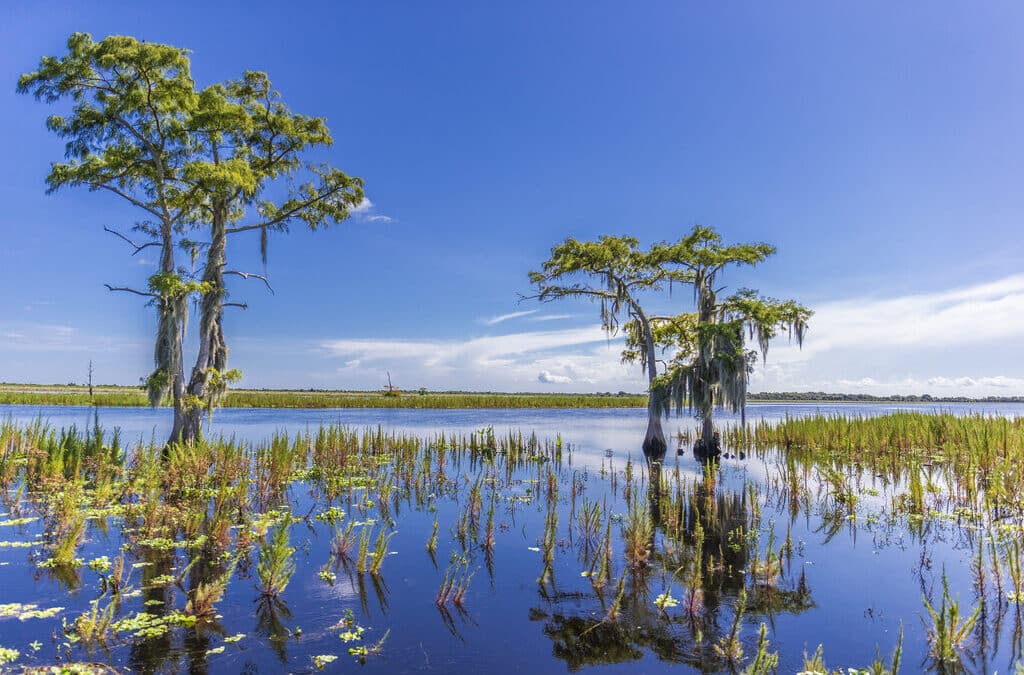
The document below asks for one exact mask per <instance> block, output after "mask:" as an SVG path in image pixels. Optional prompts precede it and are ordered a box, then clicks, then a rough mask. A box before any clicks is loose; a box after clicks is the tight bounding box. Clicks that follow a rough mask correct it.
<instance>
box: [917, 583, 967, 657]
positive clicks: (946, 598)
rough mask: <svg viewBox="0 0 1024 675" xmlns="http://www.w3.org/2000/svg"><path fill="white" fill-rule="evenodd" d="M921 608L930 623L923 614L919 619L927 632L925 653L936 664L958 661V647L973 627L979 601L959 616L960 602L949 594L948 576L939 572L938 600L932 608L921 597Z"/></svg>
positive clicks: (960, 647) (965, 639)
mask: <svg viewBox="0 0 1024 675" xmlns="http://www.w3.org/2000/svg"><path fill="white" fill-rule="evenodd" d="M923 601H924V608H925V610H926V611H927V612H928V617H929V618H930V623H929V622H926V621H925V619H924V618H922V619H921V622H922V623H923V624H924V627H925V629H926V630H927V632H928V647H929V653H930V655H931V657H932V659H933V661H934V662H935V663H936V664H937V665H938V666H940V667H949V666H952V665H955V664H958V663H959V662H960V650H961V649H962V648H963V647H964V645H965V644H966V642H967V640H968V639H969V638H970V636H971V632H972V631H973V630H974V625H975V623H977V621H978V616H979V615H980V613H981V605H978V606H977V607H975V608H974V611H973V612H971V614H970V615H969V616H967V617H964V618H963V619H962V620H961V614H960V603H959V601H958V600H954V599H953V598H952V597H951V596H950V594H949V579H948V578H947V577H946V574H945V572H943V574H942V602H941V604H940V605H939V607H938V608H937V609H936V608H935V607H933V606H932V603H931V602H929V600H928V598H927V597H925V598H923Z"/></svg>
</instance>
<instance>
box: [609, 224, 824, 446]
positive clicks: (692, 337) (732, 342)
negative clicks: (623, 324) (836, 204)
mask: <svg viewBox="0 0 1024 675" xmlns="http://www.w3.org/2000/svg"><path fill="white" fill-rule="evenodd" d="M773 253H775V249H774V248H773V247H772V246H769V245H768V244H740V245H734V246H725V245H723V244H722V240H721V237H720V236H719V235H718V233H716V232H715V231H714V230H712V229H711V228H708V227H702V226H697V227H695V228H693V230H692V231H691V232H690V234H688V235H687V236H685V237H683V238H682V239H680V240H679V241H678V242H676V243H675V244H659V245H656V246H654V247H653V248H652V250H651V254H650V255H651V257H652V258H653V259H654V260H657V261H658V263H659V264H660V265H663V266H666V267H668V268H670V269H672V270H676V271H677V273H678V274H679V275H680V276H682V277H685V278H688V279H689V280H690V281H689V283H690V284H691V285H692V286H693V290H694V301H695V304H696V312H693V313H688V314H682V315H679V316H674V317H667V318H664V319H657V320H656V323H657V324H658V327H657V329H656V330H657V343H658V345H659V346H660V348H661V351H662V352H668V356H669V357H670V360H669V362H668V365H667V367H666V369H665V372H664V374H663V375H661V376H660V378H659V379H658V381H657V382H656V383H655V384H654V386H653V387H652V393H651V396H652V399H654V400H655V403H656V405H658V406H659V407H660V408H661V409H662V411H663V412H664V413H665V414H668V413H669V412H670V409H671V408H672V407H673V406H674V407H675V408H676V409H677V410H681V409H682V408H683V407H684V406H687V407H688V408H689V409H690V410H692V411H695V412H696V413H697V414H698V416H699V417H701V418H703V419H704V420H705V426H706V428H705V432H706V431H708V427H709V425H710V418H711V411H712V409H713V408H714V407H715V406H723V407H728V408H730V409H731V410H732V411H733V412H738V413H743V411H744V409H745V406H746V397H747V382H748V376H749V374H750V373H751V372H752V370H753V366H754V362H755V360H756V358H757V351H754V350H750V349H748V348H747V346H746V338H747V336H749V337H750V338H751V339H755V340H756V343H757V346H758V348H759V350H760V353H761V357H762V359H767V356H768V345H769V342H770V340H771V339H772V338H773V337H775V336H776V335H778V334H779V332H780V331H782V330H786V331H788V332H789V335H790V337H791V338H793V337H795V338H796V340H797V343H798V344H800V345H802V344H803V339H804V335H805V333H806V331H807V322H808V320H809V319H810V316H811V311H810V310H809V309H807V308H806V307H803V306H802V305H799V304H797V303H795V302H793V301H792V300H786V301H779V300H775V299H773V298H767V297H761V296H759V295H758V294H757V292H756V291H753V290H750V289H740V290H739V291H738V292H737V293H736V294H734V295H731V296H729V297H726V298H725V299H724V300H719V299H718V293H719V292H720V291H721V288H719V287H718V285H717V284H718V276H719V274H720V273H721V272H722V271H723V270H724V269H725V268H727V267H729V266H735V265H756V264H758V263H760V262H762V261H764V260H765V259H766V258H768V257H769V256H770V255H772V254H773ZM628 335H629V337H630V340H629V347H630V348H631V349H633V350H635V349H637V347H638V340H637V336H636V333H635V329H633V330H631V331H630V332H629V333H628Z"/></svg>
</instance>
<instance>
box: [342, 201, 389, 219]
mask: <svg viewBox="0 0 1024 675" xmlns="http://www.w3.org/2000/svg"><path fill="white" fill-rule="evenodd" d="M349 212H350V213H351V214H352V217H353V218H355V219H356V220H362V221H365V222H367V223H393V222H395V219H394V218H392V217H391V216H385V215H384V214H382V213H376V205H375V204H374V203H373V202H371V201H370V200H369V198H367V197H363V201H361V202H359V204H357V205H356V206H355V207H353V208H352V209H350V211H349Z"/></svg>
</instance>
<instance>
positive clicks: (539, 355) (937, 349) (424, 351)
mask: <svg viewBox="0 0 1024 675" xmlns="http://www.w3.org/2000/svg"><path fill="white" fill-rule="evenodd" d="M814 309H815V315H814V317H813V318H812V320H811V330H810V332H809V333H808V336H807V340H806V342H805V343H804V347H803V349H802V350H801V349H798V348H797V346H796V345H795V344H791V343H787V342H786V339H785V337H784V336H783V337H781V338H779V339H776V340H775V341H774V343H773V345H772V347H771V349H770V351H769V354H768V363H767V366H762V365H761V364H758V366H757V369H756V371H755V373H754V375H753V379H752V388H753V389H754V390H761V391H764V390H776V391H778V390H826V391H850V392H864V393H877V394H887V393H929V392H930V393H935V394H946V395H953V394H964V395H971V396H987V395H992V394H1003V395H1009V394H1024V368H1022V367H1021V366H1020V365H1017V364H1016V363H999V362H995V361H993V360H991V359H990V360H989V361H986V360H985V358H986V357H985V356H984V354H985V352H986V351H987V348H983V349H976V350H975V352H974V353H980V354H981V355H980V356H976V358H975V359H974V360H973V361H971V362H964V361H963V360H962V359H960V360H952V359H949V358H948V353H949V351H950V350H964V349H968V348H971V347H984V346H985V345H1004V346H1005V345H1007V344H1013V343H1014V341H1016V340H1020V339H1024V275H1016V276H1012V277H1007V278H1005V279H1001V280H997V281H992V282H984V283H978V284H972V285H967V286H962V287H959V288H952V289H948V290H945V291H939V292H935V293H924V294H904V295H896V296H890V297H863V298H857V299H850V300H842V301H835V302H827V303H822V304H819V305H817V306H815V307H814ZM574 316H575V315H569V314H565V315H536V316H534V315H533V314H532V312H531V311H529V310H528V311H524V312H512V313H509V314H504V315H500V316H495V317H491V318H489V319H485V320H481V323H484V324H487V325H498V324H502V323H503V322H505V321H509V320H511V319H515V318H519V317H528V318H526V319H525V320H526V321H546V320H554V319H555V318H556V317H557V318H572V317H574ZM322 348H323V349H325V350H326V351H327V353H328V354H332V355H334V356H338V357H342V358H344V359H345V360H347V361H353V360H355V361H358V362H359V366H358V367H357V368H351V367H349V368H348V369H347V370H346V371H345V372H344V374H342V373H338V377H345V378H349V377H351V378H354V379H356V380H358V379H359V378H370V379H372V378H375V377H378V375H377V374H376V373H377V372H378V371H379V372H383V369H384V368H390V369H391V372H392V374H395V372H396V371H399V372H403V373H405V374H406V378H407V379H410V380H413V381H415V382H417V383H424V384H425V385H426V386H435V384H434V383H437V385H443V386H445V387H446V388H451V387H456V388H474V387H479V388H485V389H496V388H505V389H516V390H522V389H527V388H529V387H530V385H531V384H533V385H534V386H536V384H537V383H540V384H543V385H545V386H546V387H561V388H562V389H570V388H571V389H574V390H580V391H583V390H599V391H600V390H617V389H626V390H630V391H640V390H642V389H644V384H645V383H644V380H643V378H642V376H641V375H642V374H641V372H640V370H639V369H638V368H635V367H633V366H624V365H622V364H621V363H620V362H619V357H620V351H621V348H622V342H621V339H613V340H611V341H609V340H608V338H607V336H606V334H605V333H604V332H603V331H602V330H601V329H600V327H599V326H596V325H591V326H586V327H583V328H573V329H565V330H551V331H548V330H539V331H522V332H514V333H510V334H506V335H496V336H484V337H476V338H470V339H466V340H401V339H392V340H378V339H355V340H333V341H326V342H324V343H323V344H322ZM919 353H920V354H927V355H928V356H926V357H923V358H920V359H917V360H916V361H914V362H913V364H912V363H911V359H910V358H909V357H910V356H911V355H917V354H919ZM894 364H898V365H896V366H894ZM965 371H966V374H965ZM972 371H973V373H977V374H971V373H972ZM346 381H347V379H346ZM353 386H356V385H355V384H353ZM373 386H376V385H375V384H374V385H373Z"/></svg>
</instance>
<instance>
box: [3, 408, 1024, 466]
mask: <svg viewBox="0 0 1024 675" xmlns="http://www.w3.org/2000/svg"><path fill="white" fill-rule="evenodd" d="M901 410H909V411H920V412H949V413H952V414H955V415H968V414H981V415H1007V416H1014V417H1016V416H1021V415H1024V403H974V404H963V403H948V404H935V405H931V404H929V405H925V404H889V403H885V404H882V403H751V404H750V405H748V406H747V421H748V422H753V421H756V420H758V419H765V420H781V419H785V418H786V417H805V416H809V415H817V414H822V415H846V416H852V415H863V416H876V415H884V414H886V413H891V412H896V411H901ZM97 412H98V414H99V420H100V423H101V425H102V426H103V427H105V428H106V429H108V430H110V429H112V428H114V427H119V428H120V429H121V437H122V438H123V439H126V440H135V441H137V440H140V439H141V440H143V441H146V442H148V441H150V440H153V439H156V440H157V441H163V440H164V439H166V438H167V436H168V435H169V434H170V430H171V411H170V410H169V409H166V408H161V409H156V410H154V409H151V408H99V409H96V408H90V407H86V406H32V405H0V419H13V420H14V421H15V422H20V423H28V422H31V421H32V420H34V419H38V418H42V419H45V420H48V421H49V422H50V423H51V424H53V425H54V426H57V427H69V426H71V425H75V426H77V427H78V428H79V429H85V428H87V427H89V426H90V425H91V424H93V421H94V419H95V415H96V414H97ZM716 420H719V421H720V422H722V423H729V422H738V421H739V415H734V414H731V413H728V412H724V411H722V412H720V413H718V414H717V416H716ZM328 424H343V425H349V426H352V427H357V428H361V427H376V426H378V425H381V426H383V427H384V428H385V429H392V430H397V431H403V432H407V433H410V434H414V435H420V436H431V435H433V434H435V433H437V432H440V431H445V432H452V431H456V432H464V433H468V432H471V431H475V430H477V429H481V428H484V427H494V430H495V432H500V433H507V432H509V431H515V432H518V431H523V432H524V433H529V432H531V431H533V432H536V434H537V435H538V436H540V437H546V438H554V437H555V436H556V435H558V434H561V435H562V437H563V438H564V439H565V440H566V441H568V442H571V443H572V444H573V445H575V446H576V447H577V449H578V451H579V454H578V457H579V458H580V459H581V460H582V459H584V458H591V459H593V458H594V457H600V456H602V454H603V452H604V450H606V449H608V448H611V449H613V450H616V451H618V452H619V453H626V454H628V453H632V454H633V455H634V456H636V455H638V454H639V447H638V442H637V439H638V438H640V439H642V438H643V434H644V431H645V430H646V428H647V421H646V417H645V416H644V413H643V412H642V411H640V410H637V409H629V408H625V409H623V408H617V409H615V408H613V409H577V410H566V409H554V410H545V409H497V410H495V409H489V410H478V409H474V410H414V409H407V408H355V409H353V408H338V409H313V410H307V409H290V408H289V409H266V408H259V409H256V408H224V409H221V410H218V411H217V412H216V414H215V415H214V417H213V420H212V423H210V424H208V425H207V433H208V434H209V433H212V434H213V435H218V434H223V435H225V436H234V437H236V438H238V439H239V440H244V441H248V442H251V443H257V442H260V441H264V440H266V439H268V438H269V437H270V436H271V435H273V434H274V433H275V432H279V431H284V432H288V433H292V434H294V433H295V432H301V431H306V430H309V429H316V428H317V427H319V426H321V425H328ZM664 425H665V433H666V435H670V434H673V433H674V432H675V431H677V430H679V429H682V428H689V429H696V425H695V424H694V422H693V421H692V420H691V419H690V418H689V417H686V416H679V417H672V418H668V419H666V420H665V423H664Z"/></svg>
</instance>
